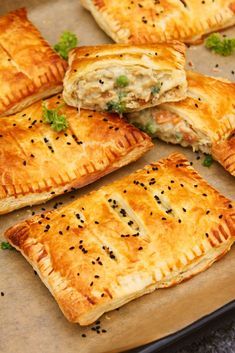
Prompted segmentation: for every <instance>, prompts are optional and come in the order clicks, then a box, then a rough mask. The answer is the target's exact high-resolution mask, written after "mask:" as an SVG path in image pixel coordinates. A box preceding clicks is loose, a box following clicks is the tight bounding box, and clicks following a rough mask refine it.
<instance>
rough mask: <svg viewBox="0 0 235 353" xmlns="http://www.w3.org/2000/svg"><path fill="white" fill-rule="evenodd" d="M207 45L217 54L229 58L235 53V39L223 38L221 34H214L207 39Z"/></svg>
mask: <svg viewBox="0 0 235 353" xmlns="http://www.w3.org/2000/svg"><path fill="white" fill-rule="evenodd" d="M205 45H206V48H208V49H211V50H212V51H214V52H215V53H216V54H219V55H222V56H229V55H231V54H232V53H233V52H234V51H235V38H231V39H229V38H223V37H222V36H221V35H220V34H219V33H213V34H211V35H210V36H209V37H208V38H207V39H206V42H205Z"/></svg>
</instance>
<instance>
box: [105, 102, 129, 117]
mask: <svg viewBox="0 0 235 353" xmlns="http://www.w3.org/2000/svg"><path fill="white" fill-rule="evenodd" d="M107 110H108V112H113V113H118V114H120V115H121V114H123V113H124V112H125V110H126V106H125V103H124V102H121V101H119V102H115V101H109V102H108V103H107Z"/></svg>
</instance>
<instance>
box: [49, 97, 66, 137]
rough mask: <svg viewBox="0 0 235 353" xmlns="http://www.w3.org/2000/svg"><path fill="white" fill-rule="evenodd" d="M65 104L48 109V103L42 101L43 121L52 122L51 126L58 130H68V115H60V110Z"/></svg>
mask: <svg viewBox="0 0 235 353" xmlns="http://www.w3.org/2000/svg"><path fill="white" fill-rule="evenodd" d="M63 105H64V104H61V105H59V106H58V107H57V108H56V109H48V108H47V107H46V103H45V102H43V103H42V118H43V122H44V123H46V124H50V125H51V128H52V129H53V130H55V131H56V132H60V131H62V130H66V129H67V127H68V126H69V124H68V122H67V119H66V116H65V115H60V113H59V110H60V108H61V107H62V106H63Z"/></svg>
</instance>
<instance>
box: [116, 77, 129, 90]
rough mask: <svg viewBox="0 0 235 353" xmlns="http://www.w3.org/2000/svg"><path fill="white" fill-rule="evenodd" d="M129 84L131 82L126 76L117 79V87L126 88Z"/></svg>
mask: <svg viewBox="0 0 235 353" xmlns="http://www.w3.org/2000/svg"><path fill="white" fill-rule="evenodd" d="M128 84H129V80H128V78H127V77H126V76H125V75H120V76H118V77H117V79H116V85H117V86H118V87H126V86H128Z"/></svg>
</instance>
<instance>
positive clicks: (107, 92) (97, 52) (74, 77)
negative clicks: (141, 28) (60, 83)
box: [63, 42, 187, 114]
mask: <svg viewBox="0 0 235 353" xmlns="http://www.w3.org/2000/svg"><path fill="white" fill-rule="evenodd" d="M184 65H185V46H184V44H182V43H180V42H171V43H167V44H166V43H165V44H164V45H163V44H152V45H151V44H146V45H121V44H112V45H100V46H94V47H79V48H76V49H74V50H73V51H71V52H70V56H69V69H68V71H67V73H66V76H65V79H64V91H63V96H64V99H65V101H66V103H67V104H69V105H72V106H75V107H81V108H84V109H94V110H98V111H113V112H116V113H119V114H122V113H124V112H130V111H138V110H141V109H144V108H146V107H150V106H155V105H157V104H160V103H163V102H169V101H178V100H180V99H183V98H184V97H185V96H186V87H187V82H186V75H185V71H184Z"/></svg>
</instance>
